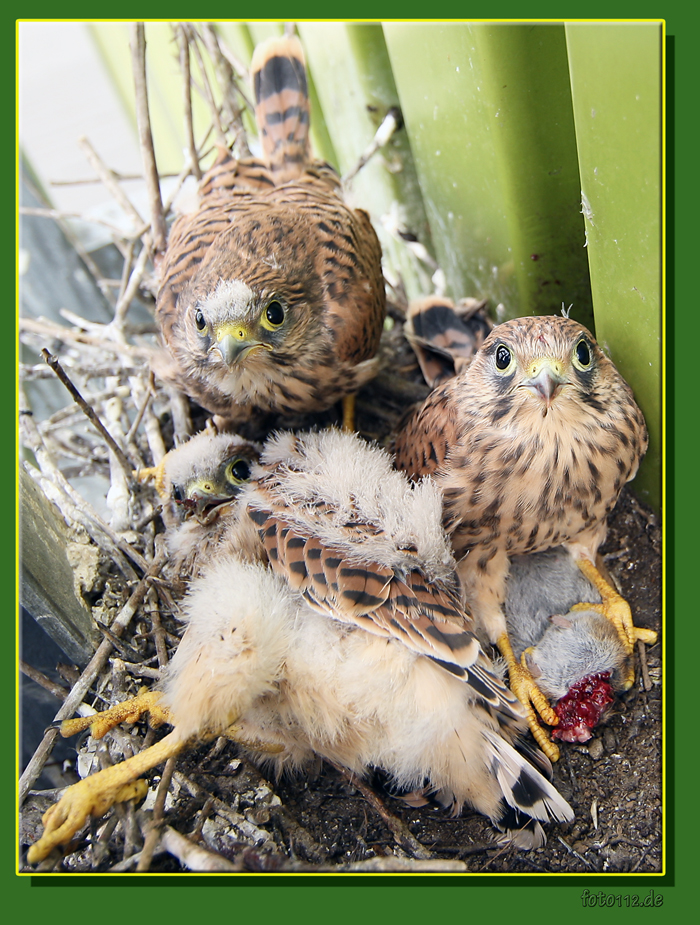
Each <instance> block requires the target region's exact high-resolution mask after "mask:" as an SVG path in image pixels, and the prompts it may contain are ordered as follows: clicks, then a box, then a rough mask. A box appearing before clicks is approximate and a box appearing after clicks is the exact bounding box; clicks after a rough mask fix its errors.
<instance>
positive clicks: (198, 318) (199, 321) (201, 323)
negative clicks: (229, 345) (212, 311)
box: [194, 308, 207, 331]
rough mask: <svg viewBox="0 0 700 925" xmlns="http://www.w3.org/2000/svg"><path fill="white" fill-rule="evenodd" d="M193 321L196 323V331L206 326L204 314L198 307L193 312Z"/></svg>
mask: <svg viewBox="0 0 700 925" xmlns="http://www.w3.org/2000/svg"><path fill="white" fill-rule="evenodd" d="M194 323H195V324H196V325H197V330H198V331H203V330H204V329H205V328H206V326H207V322H206V321H205V319H204V315H203V314H202V310H201V309H200V308H198V309H197V311H196V312H195V315H194Z"/></svg>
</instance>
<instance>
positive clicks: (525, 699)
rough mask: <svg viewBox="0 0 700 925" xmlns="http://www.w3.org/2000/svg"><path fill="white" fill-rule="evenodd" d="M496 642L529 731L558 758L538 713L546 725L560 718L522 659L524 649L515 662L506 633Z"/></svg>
mask: <svg viewBox="0 0 700 925" xmlns="http://www.w3.org/2000/svg"><path fill="white" fill-rule="evenodd" d="M496 644H497V645H498V648H499V649H500V651H501V654H502V655H503V657H504V658H505V660H506V663H507V665H508V680H509V684H510V689H511V690H512V691H513V693H514V694H515V696H516V697H517V698H518V700H519V701H520V702H521V704H522V705H523V707H524V708H525V714H526V716H527V723H528V726H529V727H530V732H532V735H533V737H534V739H535V741H536V742H537V744H538V745H539V747H540V748H541V749H542V751H543V752H544V753H545V755H546V756H547V757H548V758H549V760H550V761H557V760H558V759H559V749H558V747H557V746H556V745H555V744H554V742H552V740H551V739H550V738H549V736H548V734H547V732H546V731H545V729H543V728H542V726H541V725H540V722H539V720H538V718H537V714H539V715H540V716H541V717H542V720H543V722H545V723H547V725H548V726H556V725H557V723H558V722H559V717H558V716H557V714H556V713H555V712H554V710H553V709H552V707H551V706H550V704H549V701H548V700H547V698H546V697H545V695H544V694H543V693H542V691H541V690H540V689H539V687H538V686H537V682H536V681H535V679H534V678H533V676H532V673H531V671H530V669H529V668H528V667H527V663H526V661H525V655H526V652H523V654H522V656H521V661H520V662H518V661H517V659H516V658H515V655H514V653H513V649H512V647H511V644H510V640H509V639H508V635H507V633H504V634H503V635H502V636H501V637H500V638H499V639H498V641H497V643H496ZM526 651H527V650H526Z"/></svg>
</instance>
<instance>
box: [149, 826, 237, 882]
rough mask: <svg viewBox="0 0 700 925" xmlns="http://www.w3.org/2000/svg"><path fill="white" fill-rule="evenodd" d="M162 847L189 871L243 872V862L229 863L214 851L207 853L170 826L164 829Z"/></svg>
mask: <svg viewBox="0 0 700 925" xmlns="http://www.w3.org/2000/svg"><path fill="white" fill-rule="evenodd" d="M161 845H162V846H163V848H165V850H166V851H168V852H169V853H170V854H172V855H173V856H174V857H176V858H177V860H178V861H179V862H180V863H181V864H182V865H183V867H187V868H188V869H189V870H194V871H198V872H199V873H210V874H211V873H227V874H233V873H240V871H242V870H243V862H242V861H241V860H239V861H236V862H231V861H227V860H226V858H224V857H222V856H221V855H220V854H214V852H213V851H207V850H206V849H205V848H202V847H200V845H195V844H193V843H192V842H191V841H190V840H189V838H185V836H184V835H180V833H179V832H178V831H176V830H175V829H173V828H171V827H170V826H169V825H168V826H166V827H165V828H164V829H163V834H162V836H161Z"/></svg>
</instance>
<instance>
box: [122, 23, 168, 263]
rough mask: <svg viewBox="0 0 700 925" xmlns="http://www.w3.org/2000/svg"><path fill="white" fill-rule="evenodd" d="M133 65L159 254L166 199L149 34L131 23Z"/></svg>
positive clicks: (152, 219)
mask: <svg viewBox="0 0 700 925" xmlns="http://www.w3.org/2000/svg"><path fill="white" fill-rule="evenodd" d="M129 44H130V46H131V63H132V67H133V72H134V92H135V95H136V122H137V124H138V129H139V142H140V144H141V154H142V156H143V168H144V173H145V178H146V187H147V189H148V198H149V200H150V204H151V229H152V235H153V248H154V250H155V252H156V253H162V252H163V251H164V250H165V238H166V229H165V217H164V215H163V200H162V198H161V195H160V181H159V179H158V168H157V167H156V153H155V150H154V148H153V134H152V132H151V116H150V113H149V111H148V86H147V83H146V33H145V30H144V26H143V23H142V22H137V23H132V24H131V27H130V43H129Z"/></svg>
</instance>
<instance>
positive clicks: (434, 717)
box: [29, 430, 573, 862]
mask: <svg viewBox="0 0 700 925" xmlns="http://www.w3.org/2000/svg"><path fill="white" fill-rule="evenodd" d="M252 474H253V478H252V480H251V481H250V482H249V483H248V484H246V485H244V486H243V487H242V488H241V490H240V494H239V496H238V501H237V511H238V515H239V517H238V519H237V521H236V523H234V524H232V525H231V527H230V530H229V532H228V533H227V535H226V537H225V538H224V539H223V541H222V543H221V544H220V546H219V550H218V552H217V554H216V556H215V557H214V559H213V561H212V563H211V565H210V566H209V567H208V568H207V569H206V570H205V571H204V572H203V573H202V574H201V576H200V577H199V578H198V579H196V580H195V581H194V582H193V584H192V586H191V589H190V591H189V593H188V596H187V597H186V599H185V601H184V604H183V609H184V611H185V614H186V617H187V620H188V621H189V625H188V627H187V631H186V633H185V636H184V637H183V640H182V643H181V644H180V646H179V648H178V650H177V652H176V654H175V656H174V658H173V660H172V662H171V663H170V666H169V669H168V673H167V678H166V680H165V683H164V685H163V693H162V697H161V698H160V699H158V698H157V697H154V695H152V694H151V695H146V696H144V697H142V698H141V700H140V702H139V703H137V704H136V705H134V703H133V702H132V703H130V704H126V705H124V704H120V705H118V706H117V708H115V711H114V713H112V716H113V717H114V722H119V721H121V720H122V719H124V718H125V717H127V716H129V717H130V718H132V719H133V718H135V717H136V715H137V714H138V712H139V709H149V710H150V709H153V708H155V709H156V710H161V711H162V709H163V708H165V709H166V711H167V713H166V716H167V718H168V720H169V721H170V722H172V723H173V724H174V727H175V728H174V731H173V732H172V733H171V734H170V735H168V736H167V737H166V738H165V739H163V740H162V741H161V742H160V743H158V744H157V745H155V746H153V747H152V748H151V749H148V750H146V751H144V752H142V753H140V754H139V755H136V756H135V757H133V758H131V759H129V760H128V761H125V762H123V763H122V764H120V765H115V766H114V767H112V768H109V769H107V770H106V771H102V772H100V773H99V774H97V775H94V776H92V777H88V778H86V779H85V780H83V781H81V782H80V783H78V784H76V785H74V786H73V787H71V788H69V790H68V791H66V794H65V795H64V796H63V798H62V800H61V802H60V803H58V804H56V806H54V807H52V808H51V809H50V810H49V811H48V813H47V814H46V815H45V817H44V823H45V826H46V832H45V834H44V836H43V837H42V839H41V840H40V842H39V843H37V844H36V845H34V846H33V847H32V849H30V855H29V859H30V861H31V862H35V861H36V860H39V859H41V858H42V857H44V856H45V855H46V853H47V852H48V851H49V850H51V848H52V846H53V845H55V844H59V843H64V842H65V841H67V840H68V839H69V838H70V837H71V836H72V834H73V833H74V832H75V831H76V829H77V828H79V827H80V826H81V825H82V824H83V823H84V821H85V820H86V818H87V815H88V814H89V813H90V812H92V811H93V810H94V809H95V808H96V809H97V811H99V812H103V811H104V809H105V808H106V806H109V805H110V804H111V802H113V801H114V800H115V799H117V798H121V797H122V795H123V794H124V793H126V796H133V792H134V791H133V787H134V779H135V777H137V776H138V775H139V774H141V773H142V772H143V771H145V770H147V769H149V768H151V767H154V766H155V765H157V764H159V763H161V762H162V761H163V760H165V758H167V757H169V756H170V755H173V754H176V753H178V752H179V751H181V750H182V749H183V748H184V747H185V746H186V745H187V744H188V743H192V742H195V741H197V740H201V739H202V738H203V737H206V736H208V735H219V734H222V733H224V732H226V731H227V730H228V729H230V727H231V724H234V723H235V724H236V725H235V736H236V738H238V739H239V741H240V737H241V733H242V734H243V736H244V737H245V738H247V740H248V741H249V742H255V741H257V742H259V743H260V745H261V747H262V748H263V750H264V751H263V753H264V754H265V753H267V757H268V760H270V761H273V762H276V763H277V765H278V768H279V769H283V768H285V767H289V766H291V767H294V766H299V765H304V764H306V763H308V761H309V760H310V759H311V758H313V756H315V755H316V756H320V757H322V758H326V759H328V760H330V761H332V762H334V763H336V764H340V765H342V766H344V767H345V768H347V769H349V770H350V771H352V772H353V773H356V774H358V775H364V774H366V773H369V772H370V771H371V770H372V769H374V768H377V769H382V770H383V771H385V772H387V773H388V775H389V776H390V778H391V779H392V780H393V782H394V783H395V784H396V785H397V786H398V787H399V788H401V789H408V790H411V789H413V788H416V787H423V786H424V785H426V786H427V787H428V788H429V789H430V790H431V791H432V792H434V793H435V794H436V795H437V796H438V798H439V799H440V800H441V802H443V804H445V805H450V806H451V807H452V808H453V810H454V811H455V812H458V811H459V810H460V808H461V807H462V806H463V804H465V803H466V804H468V805H471V806H473V807H475V808H476V809H477V810H479V811H480V812H482V813H484V814H485V815H486V816H488V817H489V818H490V819H491V820H492V822H493V823H494V824H495V825H496V826H497V827H498V828H500V829H501V830H504V831H506V832H507V833H508V836H509V837H510V838H512V840H513V842H514V843H515V844H516V845H518V846H520V847H525V848H531V847H535V846H538V845H541V844H543V842H544V833H543V831H542V827H541V826H540V821H557V820H559V821H564V820H571V819H572V818H573V813H572V811H571V808H570V807H569V805H568V804H567V803H566V801H565V800H564V799H563V798H562V797H561V796H560V795H559V793H558V792H557V791H556V790H555V789H554V787H553V786H552V785H551V783H550V782H549V781H548V780H547V779H546V777H545V776H543V773H542V772H544V774H545V775H546V774H548V773H549V772H551V765H550V764H549V762H548V760H547V759H546V758H545V756H544V755H542V754H541V753H540V752H539V751H538V750H536V749H534V750H533V749H532V748H530V747H529V746H528V745H527V744H526V743H525V744H524V743H523V742H522V737H523V735H524V733H526V731H527V723H526V720H525V717H524V712H523V710H522V707H521V705H520V704H519V702H518V700H517V698H516V697H515V696H514V695H513V694H512V693H511V692H510V691H509V690H508V688H507V687H506V686H505V684H504V683H503V681H502V679H501V677H500V676H499V674H498V673H497V672H496V670H495V669H494V667H493V665H492V663H491V662H490V660H489V658H488V657H487V655H486V654H485V653H484V651H483V650H482V648H481V645H480V643H479V641H478V639H477V638H476V636H475V635H474V633H473V632H472V628H473V627H472V621H471V618H470V617H469V615H468V614H467V613H466V612H465V611H464V609H463V608H462V606H461V603H460V599H459V595H458V593H457V590H456V576H455V561H454V559H453V557H452V554H451V552H450V546H449V540H448V538H447V536H446V535H445V533H444V531H443V529H442V525H441V517H442V506H441V498H440V493H439V491H438V490H437V488H436V486H435V485H434V484H433V483H432V482H431V481H430V480H425V481H424V482H421V483H419V484H416V485H411V484H410V483H409V481H408V479H407V478H406V477H405V475H403V474H402V473H399V472H397V471H396V470H395V469H394V468H393V466H392V460H391V458H390V457H389V455H388V454H387V453H386V452H384V451H383V450H380V449H379V448H377V447H372V446H370V445H368V444H366V443H365V442H364V441H362V440H360V439H359V438H358V437H357V436H356V435H354V434H346V433H341V432H339V431H335V430H331V431H325V432H322V433H312V434H305V435H300V436H294V435H292V434H281V435H279V436H277V437H274V438H272V439H271V440H269V441H268V443H267V444H266V446H265V448H264V450H263V454H262V458H261V465H260V466H254V467H253V473H252ZM110 713H111V711H108V712H107V713H105V714H100V715H99V716H98V717H97V718H95V717H93V718H92V719H93V720H95V719H97V721H98V723H100V724H101V731H102V730H103V729H104V728H109V722H110ZM161 715H162V714H161ZM89 722H90V720H89V719H88V720H82V719H79V720H76V721H72V720H71V721H68V723H67V724H64V726H66V729H65V730H64V732H67V733H70V732H72V731H77V730H78V729H80V728H84V727H85V726H86V725H87V723H89ZM249 747H250V746H249ZM253 748H254V749H255V748H256V746H253ZM270 749H275V750H276V751H277V754H276V755H273V757H270V756H269V750H270ZM522 749H524V753H523V752H522V751H521V750H522ZM525 756H527V757H525ZM531 762H532V763H531ZM124 787H127V788H129V789H127V790H126V791H124V790H123V789H122V788H124Z"/></svg>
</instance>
